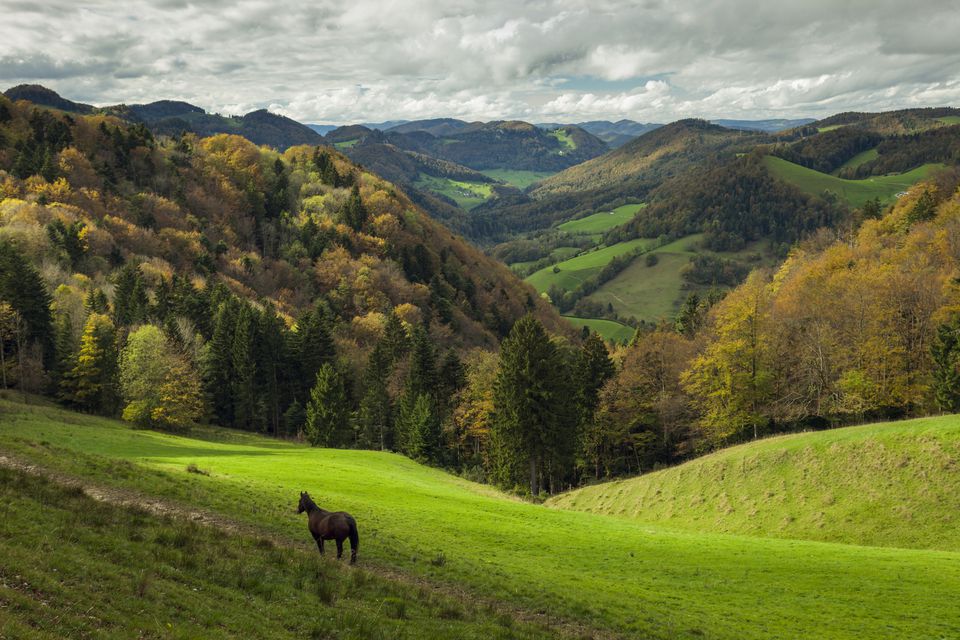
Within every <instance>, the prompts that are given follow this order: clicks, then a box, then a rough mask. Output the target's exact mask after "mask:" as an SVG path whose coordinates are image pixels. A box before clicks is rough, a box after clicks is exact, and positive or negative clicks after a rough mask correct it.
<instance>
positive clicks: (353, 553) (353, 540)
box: [348, 518, 360, 564]
mask: <svg viewBox="0 0 960 640" xmlns="http://www.w3.org/2000/svg"><path fill="white" fill-rule="evenodd" d="M349 522H350V533H349V534H348V535H349V537H350V564H353V563H354V562H356V561H357V550H358V549H359V548H360V534H359V533H357V521H356V520H354V519H353V518H350V520H349Z"/></svg>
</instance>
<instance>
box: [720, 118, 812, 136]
mask: <svg viewBox="0 0 960 640" xmlns="http://www.w3.org/2000/svg"><path fill="white" fill-rule="evenodd" d="M710 122H712V123H713V124H718V125H720V126H721V127H726V128H727V129H744V130H746V131H765V132H767V133H777V132H778V131H785V130H787V129H793V128H795V127H802V126H804V125H808V124H810V123H812V122H816V120H815V119H814V118H797V119H794V120H789V119H785V118H774V119H772V120H723V119H720V120H711V121H710Z"/></svg>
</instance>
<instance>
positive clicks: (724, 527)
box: [549, 416, 960, 551]
mask: <svg viewBox="0 0 960 640" xmlns="http://www.w3.org/2000/svg"><path fill="white" fill-rule="evenodd" d="M958 460H960V417H957V416H943V417H937V418H923V419H919V420H909V421H904V422H892V423H881V424H873V425H865V426H859V427H847V428H842V429H831V430H828V431H821V432H813V433H801V434H794V435H787V436H780V437H776V438H768V439H765V440H760V441H757V442H752V443H750V444H745V445H740V446H737V447H732V448H729V449H724V450H722V451H719V452H717V453H714V454H711V455H709V456H705V457H703V458H698V459H696V460H692V461H690V462H687V463H684V464H682V465H680V466H678V467H673V468H669V469H664V470H662V471H656V472H653V473H648V474H645V475H642V476H639V477H637V478H631V479H626V480H618V481H614V482H609V483H603V484H598V485H593V486H590V487H585V488H583V489H579V490H576V491H572V492H570V493H566V494H562V495H560V496H557V497H555V498H551V500H550V502H549V504H550V505H551V506H554V507H557V508H564V509H577V510H584V511H591V512H594V513H606V514H613V515H618V516H622V517H625V518H630V519H634V520H637V521H640V522H644V523H658V524H662V525H668V526H671V527H678V528H682V529H686V530H692V531H701V532H702V531H712V532H724V533H737V534H743V535H752V536H765V537H778V538H794V539H803V540H824V541H831V542H842V543H845V544H857V545H871V546H882V547H903V548H915V549H943V550H949V551H958V550H960V529H958V528H957V526H956V522H955V518H956V516H957V514H958V513H960V487H958V486H957V483H958V480H960V477H958V475H957V473H956V470H955V468H956V465H957V461H958Z"/></svg>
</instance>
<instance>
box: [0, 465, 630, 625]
mask: <svg viewBox="0 0 960 640" xmlns="http://www.w3.org/2000/svg"><path fill="white" fill-rule="evenodd" d="M0 467H4V468H7V469H12V470H15V471H19V472H21V473H26V474H29V475H33V476H38V477H41V478H45V479H46V480H48V481H50V482H53V483H54V484H57V485H59V486H61V487H65V488H71V489H79V490H81V491H83V493H84V494H86V495H87V496H89V497H90V498H93V499H94V500H97V501H98V502H105V503H107V504H111V505H115V506H118V507H126V508H137V509H143V510H144V511H147V512H149V513H151V514H153V515H156V516H166V517H171V518H176V519H180V520H189V521H192V522H195V523H197V524H199V525H202V526H206V527H212V528H215V529H218V530H220V531H224V532H226V533H229V534H232V535H244V536H249V537H257V538H261V539H268V540H270V541H271V542H272V543H273V544H274V545H276V546H278V547H284V548H288V549H294V550H297V551H303V552H307V553H309V552H311V551H315V545H314V544H313V543H312V542H311V543H310V544H307V542H296V541H293V540H291V539H289V538H287V537H283V536H278V535H277V534H276V533H274V532H271V531H267V530H265V529H262V528H260V527H257V526H255V525H252V524H249V523H246V522H241V521H238V520H234V519H232V518H228V517H226V516H224V515H222V514H219V513H216V512H213V511H208V510H204V509H196V508H194V507H190V506H187V505H183V504H180V503H177V502H174V501H172V500H166V499H163V498H157V497H155V496H146V495H143V494H141V493H138V492H136V491H132V490H130V489H123V488H119V487H111V486H106V485H103V484H99V483H94V482H90V481H89V480H87V479H85V478H78V477H75V476H71V475H68V474H65V473H62V472H60V471H56V470H53V469H48V468H45V467H41V466H38V465H35V464H32V463H30V462H26V461H24V460H22V459H19V458H17V457H14V456H11V455H8V454H4V453H0ZM331 562H336V561H334V560H331ZM336 564H337V566H338V567H339V568H340V569H341V570H342V571H364V572H368V573H370V574H373V575H375V576H378V577H380V578H383V579H385V580H390V581H391V582H396V583H399V584H402V585H404V586H407V587H412V588H416V589H425V590H427V591H429V592H431V593H433V594H435V595H438V596H442V597H452V598H456V599H457V600H459V601H461V602H463V603H466V604H470V605H473V606H478V607H489V608H491V609H493V610H494V611H496V612H497V613H498V614H506V615H509V616H510V617H512V618H513V619H514V620H516V621H517V622H522V623H527V624H533V625H537V626H541V627H546V628H547V629H549V630H550V631H551V632H553V633H555V634H556V636H557V637H561V638H592V639H595V640H617V639H619V638H621V637H622V636H620V635H617V634H615V633H612V632H610V631H605V630H597V629H594V628H592V627H588V626H586V625H583V624H581V623H578V622H572V621H568V620H559V619H557V618H555V617H553V616H549V615H547V614H546V613H542V612H535V611H529V610H527V609H521V608H518V607H514V606H511V605H509V604H507V603H504V602H502V601H500V600H493V599H490V598H486V597H480V596H477V595H476V594H473V593H470V592H469V591H467V590H465V589H463V588H462V587H459V586H456V585H450V584H437V583H433V582H429V581H427V580H425V579H423V578H420V577H417V576H412V575H409V574H406V573H401V572H399V571H396V570H394V569H391V568H389V567H384V566H382V565H375V564H369V563H366V564H365V565H364V566H363V567H357V566H351V565H349V564H346V563H336Z"/></svg>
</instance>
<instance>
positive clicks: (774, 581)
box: [0, 400, 960, 640]
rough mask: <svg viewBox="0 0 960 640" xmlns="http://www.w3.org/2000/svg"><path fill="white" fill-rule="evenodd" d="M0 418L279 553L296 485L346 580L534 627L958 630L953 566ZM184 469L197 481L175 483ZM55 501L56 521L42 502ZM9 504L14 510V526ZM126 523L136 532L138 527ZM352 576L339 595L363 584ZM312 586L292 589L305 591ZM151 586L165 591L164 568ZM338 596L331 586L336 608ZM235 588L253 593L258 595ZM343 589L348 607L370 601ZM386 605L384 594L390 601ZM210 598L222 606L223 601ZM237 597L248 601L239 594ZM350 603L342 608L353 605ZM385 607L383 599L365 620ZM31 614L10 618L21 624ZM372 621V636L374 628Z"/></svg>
mask: <svg viewBox="0 0 960 640" xmlns="http://www.w3.org/2000/svg"><path fill="white" fill-rule="evenodd" d="M0 412H2V415H3V416H4V420H3V421H2V422H0V448H2V450H3V451H4V452H5V453H6V454H7V455H11V454H12V455H14V456H17V457H19V458H21V459H24V460H26V461H29V462H32V463H34V464H39V465H41V466H42V467H45V468H47V469H51V470H54V471H58V472H61V473H66V474H69V475H70V476H73V477H75V478H78V479H79V480H80V481H81V482H83V481H92V482H97V483H100V484H101V485H104V486H108V487H116V488H119V489H124V490H134V491H136V492H137V493H138V494H140V495H143V496H144V497H146V498H147V499H149V498H151V497H156V498H161V499H163V500H167V501H171V500H172V501H175V502H178V503H180V504H183V505H186V506H187V508H188V509H201V510H205V511H209V512H212V513H214V514H217V513H219V514H222V515H224V516H228V517H231V518H234V519H235V520H237V521H239V522H241V523H247V524H249V525H253V526H256V527H258V528H259V529H260V530H261V531H263V532H264V533H265V534H268V535H272V536H276V537H277V539H279V540H289V541H302V540H304V539H305V538H306V532H305V531H304V523H303V520H302V518H301V517H298V516H297V515H296V514H295V513H293V505H294V504H295V501H296V497H297V495H298V493H299V492H300V491H302V490H304V489H306V490H308V491H310V492H311V493H312V494H313V495H314V496H315V497H316V498H317V499H318V500H319V501H320V502H321V504H324V505H332V506H335V508H339V509H345V510H347V511H349V512H351V513H352V514H353V515H354V516H355V517H356V518H357V521H358V524H359V527H360V535H361V547H360V549H361V553H360V566H361V568H362V567H372V568H373V569H374V570H377V569H378V568H381V567H382V568H384V569H386V570H388V571H390V572H393V573H397V572H399V573H401V574H402V575H407V576H412V577H413V579H415V580H419V581H420V582H421V583H426V584H427V585H430V584H436V585H438V586H439V587H445V588H446V590H448V591H449V590H455V591H465V592H466V595H467V597H476V596H480V597H485V598H496V599H498V600H500V601H504V602H509V603H511V604H512V605H513V606H515V607H520V608H523V609H525V610H528V611H538V612H540V613H541V614H546V615H547V616H548V618H550V619H556V618H560V619H566V620H571V621H574V622H577V623H579V624H581V625H589V626H588V627H586V628H583V627H581V631H580V635H581V636H594V637H595V636H596V635H602V634H603V633H604V631H607V632H612V633H617V634H623V635H626V636H630V637H644V638H654V639H660V638H663V639H665V638H683V639H689V638H710V639H726V638H730V639H733V638H737V639H738V640H741V639H745V638H746V639H750V638H769V637H787V636H796V637H814V636H815V637H818V638H858V637H864V636H869V637H871V638H902V637H943V636H948V635H949V634H950V633H951V632H952V630H953V629H955V628H956V627H957V625H958V624H960V613H958V610H957V608H956V606H955V599H956V596H957V594H958V593H960V556H958V555H957V554H956V553H947V552H936V551H928V550H909V549H879V548H873V547H858V546H853V545H849V544H825V543H813V542H803V541H786V540H777V539H764V538H758V537H743V536H726V535H718V534H714V533H709V532H696V533H691V532H677V531H674V530H671V529H669V528H662V527H659V526H656V525H644V526H636V524H635V523H633V522H630V521H628V520H626V519H623V518H611V517H609V516H603V515H594V514H587V513H577V512H573V511H564V510H559V509H548V508H544V507H542V506H539V505H533V504H529V503H524V502H521V501H518V500H516V499H514V498H510V497H507V496H504V495H502V494H500V493H498V492H495V491H493V490H491V489H489V488H488V487H484V486H481V485H476V484H473V483H470V482H467V481H465V480H462V479H460V478H457V477H454V476H450V475H448V474H445V473H443V472H441V471H438V470H436V469H431V468H428V467H424V466H420V465H417V464H415V463H413V462H411V461H409V460H407V459H404V458H401V457H399V456H395V455H392V454H385V453H380V452H369V451H367V452H361V451H346V450H334V449H311V448H306V447H303V446H300V445H296V444H288V443H282V442H277V441H272V440H264V439H261V438H258V437H254V436H245V435H238V434H235V433H224V432H221V431H219V430H208V431H204V432H199V433H197V434H195V435H194V436H193V437H177V436H172V435H166V434H160V433H156V432H151V431H143V430H140V431H138V430H132V429H130V428H128V427H126V426H124V425H121V424H119V423H116V422H113V421H109V420H104V419H99V418H93V417H90V416H84V415H80V414H74V413H70V412H66V411H62V410H57V409H52V408H49V407H36V406H32V407H27V406H24V405H21V404H17V403H12V402H10V401H4V400H0ZM932 444H933V443H932V442H930V443H925V444H924V445H921V446H920V447H919V448H917V449H916V450H915V451H916V453H917V456H918V457H917V458H916V459H915V462H914V463H912V464H916V465H917V468H927V467H926V466H925V465H926V464H927V462H929V463H930V464H932V465H936V464H937V463H939V462H940V461H942V460H943V458H942V456H940V454H938V453H937V450H936V449H935V448H934V449H933V450H931V451H929V452H928V451H927V447H928V446H930V445H932ZM921 455H922V456H923V457H922V458H921V457H920V456H921ZM190 465H193V467H192V468H194V469H196V470H199V471H203V472H205V473H206V474H202V473H190V472H189V471H188V467H189V466H190ZM872 489H873V490H874V491H876V492H882V491H886V490H887V489H888V488H887V487H886V485H880V486H875V487H873V488H872ZM771 490H772V491H774V492H775V493H776V492H777V491H778V488H777V487H776V486H775V487H773V488H772V489H771ZM890 490H891V491H892V492H893V493H894V494H896V493H897V491H898V489H896V488H890ZM823 498H824V499H825V498H826V496H823ZM812 499H813V498H811V500H812ZM55 504H56V505H57V506H56V507H55V509H57V511H56V512H60V511H61V507H60V504H62V503H61V502H60V499H59V498H58V499H57V502H56V503H55ZM910 504H913V502H911V503H910ZM23 508H24V506H23V502H22V499H18V502H17V503H16V506H15V509H16V511H15V513H16V514H18V516H19V514H20V513H22V509H23ZM941 513H943V514H944V516H945V517H947V518H954V517H955V515H956V511H955V510H954V511H945V512H941ZM9 514H10V510H8V515H9ZM76 517H77V516H74V518H75V519H76ZM6 521H7V520H6V519H5V522H6ZM74 521H75V520H73V521H72V522H74ZM85 521H86V520H85V519H84V518H83V517H81V522H85ZM139 522H141V523H143V524H142V525H141V526H144V527H152V526H153V523H152V521H151V520H149V519H146V518H143V517H142V516H141V519H140V520H139ZM855 524H856V523H852V524H851V525H850V526H851V527H853V526H855ZM81 535H83V536H85V530H84V532H83V533H82V534H81V533H78V535H77V537H78V538H79V537H80V536H81ZM201 536H202V534H194V533H193V530H188V531H187V532H185V533H184V534H182V536H181V537H180V538H179V539H182V540H184V545H183V547H179V548H187V549H197V550H199V551H200V552H202V553H205V549H206V548H208V547H207V544H211V543H208V542H206V538H202V539H201V541H197V542H194V541H195V540H196V538H197V537H201ZM174 539H177V538H176V536H175V537H174ZM0 544H2V543H0ZM70 544H71V545H75V546H76V547H78V548H79V551H80V552H82V553H83V554H84V555H83V557H84V558H86V557H87V554H89V553H91V552H90V551H87V549H95V548H102V547H100V546H98V544H99V543H98V542H97V541H96V539H94V540H92V541H89V542H88V539H87V538H86V537H83V538H81V539H79V540H76V542H73V541H72V540H71V541H70ZM18 545H19V546H20V548H21V549H22V544H19V543H18ZM193 545H196V546H193ZM173 546H174V547H175V548H178V547H177V546H176V545H175V544H174V545H173ZM213 549H214V550H215V549H216V547H213ZM23 553H24V552H23V551H19V550H18V554H17V558H18V562H24V563H25V564H26V563H27V562H28V561H24V560H20V558H23V557H24V556H23ZM184 553H187V552H186V551H184ZM174 555H175V553H174ZM167 557H168V555H167V553H166V552H164V553H162V555H161V558H167ZM200 557H201V558H202V557H204V556H203V555H200ZM251 557H252V558H254V559H255V558H257V557H258V556H257V555H256V554H254V555H253V556H251ZM271 558H273V559H272V560H271V561H270V562H271V563H272V564H271V566H273V567H275V568H274V569H272V571H271V573H270V574H268V576H270V577H271V578H272V577H273V576H275V575H276V573H274V572H277V573H282V572H284V571H285V570H286V569H285V568H286V567H288V566H290V563H291V562H295V561H296V558H290V557H289V556H287V555H286V553H285V552H284V551H283V547H280V548H277V549H275V550H274V551H273V552H272V553H271ZM173 559H174V560H176V557H174V558H173ZM218 566H221V567H222V568H223V571H224V573H225V575H227V576H229V575H230V572H231V571H233V570H234V569H233V565H230V564H228V563H224V564H219V565H218ZM28 568H29V567H28ZM665 568H668V570H667V569H665ZM33 571H34V570H33V569H31V576H33V575H35V573H33ZM330 571H332V572H334V573H337V572H336V571H335V570H334V569H333V568H332V567H331V568H330ZM352 573H353V572H352V571H351V577H350V578H349V579H347V581H348V582H352V581H358V582H359V581H363V579H362V578H360V577H354V576H353V575H352ZM585 576H589V578H587V577H585ZM264 580H266V578H264ZM312 580H313V579H312V578H310V577H309V576H308V577H307V578H306V580H305V583H304V584H305V585H312V584H313V583H312ZM157 583H158V585H157V588H158V589H162V588H166V585H167V582H166V574H165V573H162V574H160V576H158V580H157ZM88 584H90V583H89V581H84V582H83V583H82V584H78V585H77V586H76V587H75V588H78V589H85V588H86V587H85V586H84V585H88ZM262 584H263V583H261V585H262ZM337 584H338V582H335V583H334V584H333V585H331V590H333V593H334V596H335V597H337V596H338V593H339V592H338V591H337V588H338V586H337ZM717 585H723V588H718V587H717ZM239 586H240V588H241V589H244V587H246V588H245V589H244V590H245V591H249V590H254V592H255V593H257V594H259V593H261V592H262V591H261V589H263V590H265V589H267V587H266V586H261V587H256V588H254V587H250V586H248V585H247V583H244V584H241V585H239ZM131 588H133V589H134V590H135V588H136V587H135V584H134V585H131ZM230 588H231V589H232V588H233V587H232V586H231V587H230ZM274 588H275V589H276V593H277V594H281V593H286V592H287V589H288V588H289V587H286V586H284V585H283V583H282V578H281V584H280V585H278V586H276V587H274ZM147 591H148V592H149V588H148V589H147ZM55 593H57V594H59V593H60V589H59V588H56V590H55ZM353 593H354V594H355V595H356V598H357V600H359V601H361V602H362V601H363V600H364V599H365V598H366V596H367V593H369V592H368V591H365V590H359V591H354V592H353ZM385 595H389V596H391V597H397V596H395V595H394V593H393V592H392V591H388V592H387V594H385ZM223 597H224V598H226V599H227V601H228V602H230V603H232V602H234V601H235V600H234V598H235V597H236V596H235V594H234V593H233V592H227V593H224V596H223ZM410 599H411V602H410V609H409V611H410V613H411V616H412V617H413V619H412V620H411V623H412V624H415V625H421V624H422V625H426V624H427V623H426V622H425V621H421V620H420V618H419V616H420V615H423V614H422V613H420V612H421V611H422V609H421V608H420V606H421V605H420V604H419V601H418V600H415V599H414V598H413V594H410ZM246 601H247V602H251V601H252V602H258V600H256V599H253V600H251V599H250V598H249V594H248V595H247V600H246ZM811 601H815V602H816V603H817V604H816V606H810V602H811ZM354 602H356V600H353V601H348V602H345V603H344V607H346V608H350V609H352V608H353V607H354ZM744 602H750V603H752V604H751V606H749V607H744V604H743V603H744ZM371 604H372V603H371ZM198 606H199V605H198ZM231 606H232V605H231ZM395 606H396V605H395V603H392V602H389V603H384V605H383V609H382V610H381V611H391V610H393V609H394V607H395ZM388 607H389V608H388ZM34 610H35V608H33V607H31V608H30V609H28V610H27V612H23V613H21V612H20V611H16V612H10V613H12V614H13V615H16V616H18V618H17V620H18V623H20V624H25V623H26V620H29V619H30V618H29V616H30V612H31V611H34ZM266 610H267V611H270V612H271V615H269V616H264V619H263V622H262V625H263V628H264V629H268V630H271V631H272V629H273V628H274V627H273V626H272V624H271V621H272V620H275V619H276V618H275V615H276V614H275V611H276V610H275V609H272V608H271V609H266ZM345 615H346V614H345ZM21 616H22V617H21ZM414 616H415V617H414ZM455 617H457V618H462V619H463V624H464V628H465V629H466V630H467V631H469V630H470V629H471V627H470V625H471V624H472V622H471V621H472V620H474V619H475V618H474V617H473V614H471V613H469V612H468V613H462V614H459V615H457V616H455ZM371 624H377V625H379V624H389V623H388V622H386V621H383V620H382V618H374V621H373V622H372V623H371ZM414 628H416V627H414ZM477 631H479V629H477ZM368 635H369V634H368ZM507 635H510V636H511V637H513V636H512V635H511V634H509V633H507Z"/></svg>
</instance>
